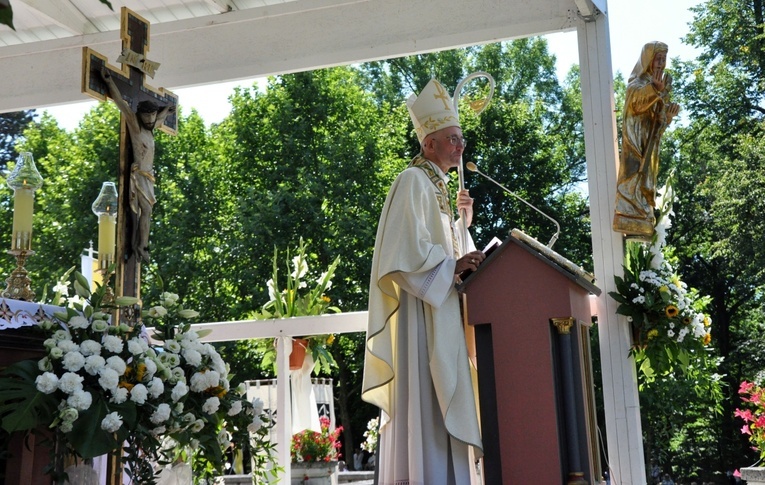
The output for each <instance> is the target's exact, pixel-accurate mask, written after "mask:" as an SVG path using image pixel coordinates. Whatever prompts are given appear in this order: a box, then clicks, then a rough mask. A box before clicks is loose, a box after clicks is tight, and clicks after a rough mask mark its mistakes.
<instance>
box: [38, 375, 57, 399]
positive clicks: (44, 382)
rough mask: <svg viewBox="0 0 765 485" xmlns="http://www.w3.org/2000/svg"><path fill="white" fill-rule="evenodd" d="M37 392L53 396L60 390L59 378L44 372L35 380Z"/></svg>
mask: <svg viewBox="0 0 765 485" xmlns="http://www.w3.org/2000/svg"><path fill="white" fill-rule="evenodd" d="M35 384H36V385H37V390H38V391H40V392H42V393H43V394H51V393H52V392H55V391H56V389H58V376H57V375H56V374H54V373H52V372H44V373H42V374H40V375H39V376H37V379H35Z"/></svg>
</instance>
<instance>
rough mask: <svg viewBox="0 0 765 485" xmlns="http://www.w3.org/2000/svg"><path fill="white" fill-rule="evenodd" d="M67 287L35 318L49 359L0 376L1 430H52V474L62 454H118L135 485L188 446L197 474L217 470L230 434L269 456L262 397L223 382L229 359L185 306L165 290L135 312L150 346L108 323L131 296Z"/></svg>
mask: <svg viewBox="0 0 765 485" xmlns="http://www.w3.org/2000/svg"><path fill="white" fill-rule="evenodd" d="M74 289H75V292H76V295H75V296H74V297H73V298H71V299H69V302H70V306H69V307H67V308H65V309H64V310H63V311H60V312H56V313H55V314H54V317H55V318H54V319H48V320H43V321H42V322H41V323H40V324H39V329H40V330H41V331H42V332H43V334H44V335H45V337H46V339H45V341H44V347H45V351H46V354H47V355H46V356H45V357H43V358H42V359H40V360H39V361H34V360H28V361H22V362H19V363H17V364H14V365H13V366H11V367H9V368H8V369H6V370H5V371H4V372H3V373H2V377H0V416H2V427H3V428H4V429H5V430H6V431H7V432H9V433H10V432H14V431H22V430H34V429H36V428H39V427H45V428H51V429H53V430H54V431H55V438H56V440H57V442H58V445H57V446H56V447H54V449H56V450H58V452H56V454H55V456H54V463H55V466H54V467H53V475H54V479H60V477H62V476H63V471H64V470H63V461H64V460H63V459H64V454H67V453H68V454H71V455H74V456H75V457H78V458H82V459H88V458H93V457H96V456H100V455H104V454H107V453H117V456H118V457H119V458H120V459H121V460H123V462H124V465H125V473H127V475H128V476H129V477H130V478H131V479H132V481H133V483H142V484H154V483H156V477H157V474H158V473H159V472H160V471H161V470H160V468H161V467H162V466H165V465H169V464H172V463H174V462H176V461H177V460H178V458H179V456H180V453H181V452H186V450H190V452H191V454H193V456H194V461H193V465H194V471H195V479H203V478H207V477H212V476H215V475H222V474H223V467H224V464H225V457H224V450H225V449H227V448H228V447H229V446H231V444H232V440H233V441H236V442H237V443H239V444H240V445H242V444H244V445H245V446H249V447H250V452H251V454H253V455H257V454H263V453H265V454H266V455H267V456H268V457H270V456H271V453H272V449H273V446H272V445H271V444H270V443H268V441H267V439H268V438H267V435H268V428H270V427H271V426H273V422H272V420H271V419H270V417H269V416H267V415H265V414H264V412H263V405H262V403H258V402H254V403H251V402H249V401H248V400H247V399H246V398H244V397H242V394H243V393H244V387H243V386H242V387H241V388H239V389H236V390H233V389H230V388H229V380H228V366H227V364H226V363H225V362H224V361H223V359H222V358H221V357H220V355H219V354H218V352H217V351H216V349H215V348H214V347H213V346H212V345H210V344H209V343H204V342H202V341H201V340H200V338H201V337H202V336H203V334H202V333H201V332H195V331H194V330H192V329H191V325H190V323H189V322H188V319H190V318H194V317H196V316H197V315H198V313H197V312H196V311H194V310H189V309H184V308H183V306H182V305H181V304H180V303H179V301H178V300H179V298H178V295H176V294H173V293H168V292H165V293H163V294H162V297H161V300H160V304H159V305H156V306H153V307H151V308H149V309H148V310H145V311H143V312H142V313H143V317H144V319H145V320H146V322H147V323H148V324H150V325H152V326H153V327H154V335H153V336H152V337H153V339H154V340H155V341H157V342H161V345H155V344H152V343H150V341H149V338H148V334H147V329H146V327H145V326H144V323H143V322H142V321H140V319H139V321H137V322H130V324H128V323H120V324H119V325H112V324H111V323H110V318H111V312H112V311H114V310H116V309H117V308H120V307H131V306H136V304H137V302H138V300H137V299H135V298H127V297H121V298H117V299H116V300H115V302H114V304H109V303H108V302H107V300H106V299H105V298H104V297H105V287H102V286H98V287H97V289H96V291H94V292H92V293H91V291H90V290H89V283H88V281H87V280H86V279H85V278H84V276H82V275H81V274H79V273H76V274H75V279H74ZM56 291H57V292H58V293H59V294H60V293H62V292H66V291H67V287H66V285H61V284H59V285H57V287H56ZM120 450H122V452H121V453H120ZM255 473H256V474H258V473H260V474H265V473H266V472H265V471H264V470H255Z"/></svg>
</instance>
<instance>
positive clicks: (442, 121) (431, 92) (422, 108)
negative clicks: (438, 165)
mask: <svg viewBox="0 0 765 485" xmlns="http://www.w3.org/2000/svg"><path fill="white" fill-rule="evenodd" d="M406 107H407V108H409V116H411V117H412V123H414V130H415V131H416V132H417V139H418V140H420V143H422V140H424V139H425V137H426V136H428V135H429V134H431V133H433V132H434V131H438V130H440V129H442V128H448V127H449V126H460V120H459V116H457V112H456V111H455V110H454V103H453V102H452V98H451V96H449V92H448V91H447V90H446V88H444V87H443V85H441V83H440V82H438V81H436V80H435V79H431V80H430V82H429V83H428V84H427V85H425V88H423V90H422V92H420V95H419V96H417V95H416V94H412V95H411V96H409V99H407V100H406Z"/></svg>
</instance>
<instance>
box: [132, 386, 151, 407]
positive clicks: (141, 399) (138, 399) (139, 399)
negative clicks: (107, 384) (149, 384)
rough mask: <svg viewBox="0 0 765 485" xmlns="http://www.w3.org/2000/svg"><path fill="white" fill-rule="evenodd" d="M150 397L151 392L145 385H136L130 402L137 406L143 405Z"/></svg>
mask: <svg viewBox="0 0 765 485" xmlns="http://www.w3.org/2000/svg"><path fill="white" fill-rule="evenodd" d="M148 396H149V390H148V389H146V386H144V385H143V384H136V385H135V386H133V389H131V390H130V400H131V401H133V402H134V403H136V404H143V403H145V402H146V398H147V397H148Z"/></svg>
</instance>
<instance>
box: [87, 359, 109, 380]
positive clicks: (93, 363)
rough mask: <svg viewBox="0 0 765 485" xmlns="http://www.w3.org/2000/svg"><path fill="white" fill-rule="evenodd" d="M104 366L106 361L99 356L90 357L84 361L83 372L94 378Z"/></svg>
mask: <svg viewBox="0 0 765 485" xmlns="http://www.w3.org/2000/svg"><path fill="white" fill-rule="evenodd" d="M105 365H106V360H104V358H103V357H101V356H100V355H91V356H89V357H87V358H86V359H85V372H87V373H88V374H90V375H92V376H94V375H96V374H98V373H99V372H100V371H101V369H103V368H104V366H105Z"/></svg>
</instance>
